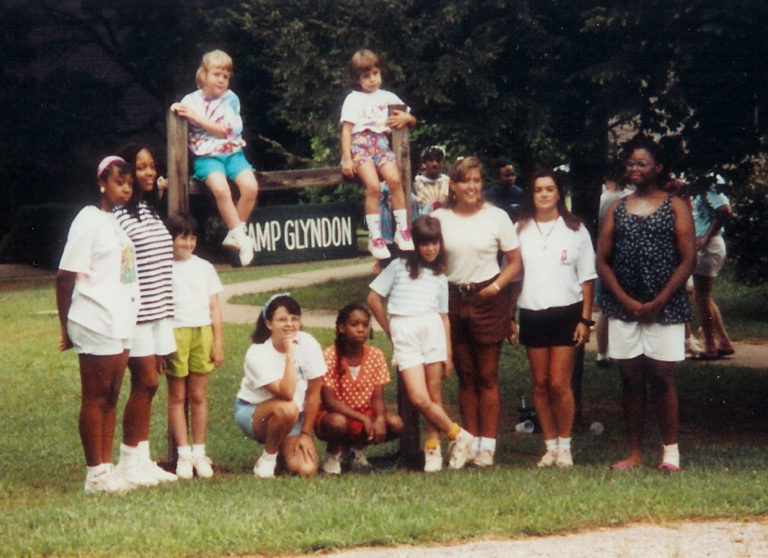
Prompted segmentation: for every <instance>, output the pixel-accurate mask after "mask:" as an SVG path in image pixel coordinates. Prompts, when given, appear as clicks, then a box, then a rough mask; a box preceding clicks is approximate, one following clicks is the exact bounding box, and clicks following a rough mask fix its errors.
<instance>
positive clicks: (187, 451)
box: [176, 446, 192, 459]
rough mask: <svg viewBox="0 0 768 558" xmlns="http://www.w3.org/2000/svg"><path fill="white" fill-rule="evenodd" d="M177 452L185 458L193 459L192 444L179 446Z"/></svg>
mask: <svg viewBox="0 0 768 558" xmlns="http://www.w3.org/2000/svg"><path fill="white" fill-rule="evenodd" d="M176 453H178V454H179V457H183V458H185V459H191V458H192V447H191V446H179V447H177V448H176Z"/></svg>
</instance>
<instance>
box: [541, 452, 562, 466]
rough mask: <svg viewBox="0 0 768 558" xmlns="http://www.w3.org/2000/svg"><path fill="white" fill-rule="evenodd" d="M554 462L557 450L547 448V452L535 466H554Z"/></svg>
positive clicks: (555, 461)
mask: <svg viewBox="0 0 768 558" xmlns="http://www.w3.org/2000/svg"><path fill="white" fill-rule="evenodd" d="M555 463H557V450H547V453H545V454H544V455H542V456H541V459H539V462H538V463H537V464H536V466H537V467H539V468H543V467H554V466H555Z"/></svg>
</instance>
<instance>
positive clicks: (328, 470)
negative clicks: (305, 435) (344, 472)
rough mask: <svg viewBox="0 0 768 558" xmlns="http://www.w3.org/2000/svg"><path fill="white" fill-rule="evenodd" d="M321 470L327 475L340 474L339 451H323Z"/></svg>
mask: <svg viewBox="0 0 768 558" xmlns="http://www.w3.org/2000/svg"><path fill="white" fill-rule="evenodd" d="M322 468H323V472H324V473H325V474H327V475H340V474H341V452H338V453H330V452H325V459H323V465H322Z"/></svg>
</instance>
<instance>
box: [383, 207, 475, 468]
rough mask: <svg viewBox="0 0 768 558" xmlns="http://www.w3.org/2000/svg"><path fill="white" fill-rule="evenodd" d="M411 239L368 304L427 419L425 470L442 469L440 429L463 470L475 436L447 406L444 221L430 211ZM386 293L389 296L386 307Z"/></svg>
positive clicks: (455, 464)
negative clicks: (404, 255)
mask: <svg viewBox="0 0 768 558" xmlns="http://www.w3.org/2000/svg"><path fill="white" fill-rule="evenodd" d="M413 238H414V240H415V241H416V251H415V252H411V253H410V254H409V255H408V256H407V258H398V259H396V260H394V261H393V262H392V263H390V264H389V265H388V266H387V267H386V268H385V269H384V271H382V272H381V274H380V275H379V276H378V277H376V279H374V280H373V282H372V283H371V285H370V287H371V291H370V293H369V295H368V306H370V308H371V312H372V313H373V316H374V317H375V318H376V321H378V322H379V324H380V325H381V327H382V329H383V330H384V332H385V333H386V334H387V337H389V338H390V339H391V340H392V346H393V348H394V357H395V362H397V366H398V368H399V370H400V374H401V375H402V377H403V383H404V384H405V387H406V390H407V392H408V398H409V399H410V400H411V403H413V405H414V406H415V407H416V408H417V409H418V410H419V412H420V413H421V414H422V415H424V418H426V419H427V442H426V445H425V447H424V470H425V471H426V472H434V471H439V470H440V469H442V467H443V459H442V455H441V453H440V437H439V436H440V432H442V433H443V434H445V435H446V436H448V438H449V439H450V440H451V444H450V459H449V465H450V466H451V467H452V468H454V469H460V468H461V467H463V466H464V463H465V462H466V460H467V457H468V455H469V452H470V449H471V447H472V444H473V443H474V436H472V435H471V434H470V433H469V432H467V431H466V430H464V429H463V428H461V427H460V426H459V425H458V423H456V422H453V421H452V420H451V419H450V418H449V417H448V415H447V414H446V412H445V410H444V409H443V401H442V394H441V382H442V377H443V375H444V374H445V375H446V376H447V375H449V374H450V373H451V370H452V369H453V363H452V361H451V349H450V345H449V344H448V339H450V325H449V322H448V280H447V279H446V277H445V273H444V270H445V249H444V248H443V237H442V233H441V230H440V222H439V221H438V220H437V219H435V218H434V217H430V216H426V215H425V216H422V217H419V218H418V219H417V220H416V221H414V223H413ZM385 297H388V298H389V300H388V303H387V309H386V311H385V309H384V298H385ZM388 315H389V316H388Z"/></svg>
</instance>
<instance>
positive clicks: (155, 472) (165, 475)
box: [144, 460, 179, 482]
mask: <svg viewBox="0 0 768 558" xmlns="http://www.w3.org/2000/svg"><path fill="white" fill-rule="evenodd" d="M144 470H145V471H146V472H147V474H149V475H152V476H154V477H155V478H156V479H157V480H158V482H174V481H177V480H179V477H177V476H176V475H175V474H174V473H171V472H170V471H166V470H165V469H163V468H162V467H161V466H160V465H158V464H157V463H155V462H154V461H152V460H148V461H145V462H144Z"/></svg>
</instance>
